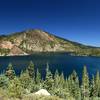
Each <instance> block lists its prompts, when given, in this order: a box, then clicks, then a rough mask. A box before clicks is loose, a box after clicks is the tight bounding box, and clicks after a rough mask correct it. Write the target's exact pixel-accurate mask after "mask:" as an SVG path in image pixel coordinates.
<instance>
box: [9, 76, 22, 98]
mask: <svg viewBox="0 0 100 100" xmlns="http://www.w3.org/2000/svg"><path fill="white" fill-rule="evenodd" d="M7 92H8V95H9V97H13V98H15V97H16V98H22V95H23V94H24V89H23V87H22V84H21V83H20V80H19V78H18V77H15V78H14V79H12V80H10V83H9V85H8V89H7Z"/></svg>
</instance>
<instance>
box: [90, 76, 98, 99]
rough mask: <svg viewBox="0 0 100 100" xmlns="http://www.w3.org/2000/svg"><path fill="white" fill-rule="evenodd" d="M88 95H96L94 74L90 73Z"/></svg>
mask: <svg viewBox="0 0 100 100" xmlns="http://www.w3.org/2000/svg"><path fill="white" fill-rule="evenodd" d="M90 96H91V97H92V98H93V97H96V96H97V92H96V86H95V78H94V75H92V80H91V85H90Z"/></svg>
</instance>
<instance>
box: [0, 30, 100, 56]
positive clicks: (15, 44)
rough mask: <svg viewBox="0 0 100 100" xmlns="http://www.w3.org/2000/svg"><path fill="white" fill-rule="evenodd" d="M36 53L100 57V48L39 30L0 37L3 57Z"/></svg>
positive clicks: (0, 50)
mask: <svg viewBox="0 0 100 100" xmlns="http://www.w3.org/2000/svg"><path fill="white" fill-rule="evenodd" d="M34 52H69V53H71V54H73V55H82V56H100V48H97V47H91V46H85V45H83V44H80V43H76V42H72V41H69V40H66V39H63V38H60V37H58V36H55V35H53V34H50V33H48V32H45V31H43V30H39V29H34V30H33V29H32V30H27V31H23V32H17V33H13V34H10V35H7V36H5V35H2V36H0V55H1V56H6V55H7V56H8V55H28V54H32V53H34Z"/></svg>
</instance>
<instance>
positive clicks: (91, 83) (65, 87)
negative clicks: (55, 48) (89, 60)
mask: <svg viewBox="0 0 100 100" xmlns="http://www.w3.org/2000/svg"><path fill="white" fill-rule="evenodd" d="M0 89H2V90H5V94H7V95H8V96H9V97H16V98H22V96H23V95H27V94H30V93H34V92H37V91H38V90H40V89H46V90H47V91H48V92H49V93H50V94H51V95H55V96H58V97H60V98H63V99H64V100H98V98H99V97H100V75H99V71H97V74H96V75H95V76H94V75H93V76H92V79H91V80H90V79H89V76H88V72H87V68H86V66H84V68H83V74H82V82H81V83H80V82H79V77H78V75H77V73H76V71H75V70H74V71H73V72H72V74H71V75H69V76H68V77H66V78H64V74H63V73H61V74H59V72H58V71H57V70H56V72H55V74H54V75H53V74H52V73H51V71H50V70H49V65H48V64H47V66H46V76H45V79H42V76H41V73H40V71H39V70H38V69H37V71H36V72H35V69H34V64H33V62H32V61H31V62H30V64H29V65H28V67H27V69H26V70H25V71H22V72H21V74H20V75H19V76H17V75H16V73H15V71H14V68H13V65H12V64H11V63H10V64H9V65H8V67H7V69H6V71H5V73H3V74H1V75H0Z"/></svg>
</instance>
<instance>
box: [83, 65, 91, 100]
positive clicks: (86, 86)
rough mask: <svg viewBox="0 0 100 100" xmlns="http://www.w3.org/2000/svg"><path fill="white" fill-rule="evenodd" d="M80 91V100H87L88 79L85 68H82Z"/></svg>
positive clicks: (88, 92)
mask: <svg viewBox="0 0 100 100" xmlns="http://www.w3.org/2000/svg"><path fill="white" fill-rule="evenodd" d="M81 89H82V90H81V91H82V99H83V100H89V96H90V91H89V77H88V73H87V69H86V66H84V69H83V77H82V86H81Z"/></svg>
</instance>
